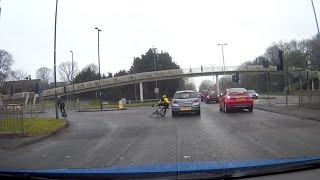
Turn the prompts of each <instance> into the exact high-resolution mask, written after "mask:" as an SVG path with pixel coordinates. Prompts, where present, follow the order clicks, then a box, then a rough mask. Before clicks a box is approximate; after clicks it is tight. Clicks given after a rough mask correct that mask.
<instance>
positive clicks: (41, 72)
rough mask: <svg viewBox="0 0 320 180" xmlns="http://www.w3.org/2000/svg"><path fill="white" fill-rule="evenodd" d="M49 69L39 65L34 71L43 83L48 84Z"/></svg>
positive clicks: (49, 77)
mask: <svg viewBox="0 0 320 180" xmlns="http://www.w3.org/2000/svg"><path fill="white" fill-rule="evenodd" d="M51 74H52V73H51V70H50V69H49V68H47V67H41V68H39V69H38V70H37V72H36V77H37V78H38V79H41V81H42V82H43V83H44V84H45V85H49V83H50V81H51Z"/></svg>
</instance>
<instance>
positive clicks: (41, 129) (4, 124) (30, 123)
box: [0, 118, 64, 136]
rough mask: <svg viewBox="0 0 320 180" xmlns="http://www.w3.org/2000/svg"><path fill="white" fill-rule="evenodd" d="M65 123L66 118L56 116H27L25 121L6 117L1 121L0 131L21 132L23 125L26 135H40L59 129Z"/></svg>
mask: <svg viewBox="0 0 320 180" xmlns="http://www.w3.org/2000/svg"><path fill="white" fill-rule="evenodd" d="M63 124H64V120H61V119H58V120H57V119H54V118H25V119H24V120H23V123H22V122H21V120H18V119H14V120H8V119H5V120H1V121H0V132H1V133H10V132H11V133H12V132H19V131H20V130H21V127H22V126H23V131H24V133H25V135H27V136H40V135H44V134H47V133H50V132H53V131H55V130H57V129H59V128H60V127H62V126H63Z"/></svg>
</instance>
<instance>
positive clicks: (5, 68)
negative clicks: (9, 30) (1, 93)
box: [0, 49, 13, 87]
mask: <svg viewBox="0 0 320 180" xmlns="http://www.w3.org/2000/svg"><path fill="white" fill-rule="evenodd" d="M12 64H13V58H12V55H11V54H10V53H9V52H7V51H5V50H1V49H0V87H2V85H3V83H4V81H5V80H6V79H7V78H8V77H9V75H10V71H11V66H12Z"/></svg>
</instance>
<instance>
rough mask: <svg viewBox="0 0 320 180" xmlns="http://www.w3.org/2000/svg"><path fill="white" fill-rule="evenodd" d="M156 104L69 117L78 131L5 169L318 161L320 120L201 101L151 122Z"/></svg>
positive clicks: (40, 145)
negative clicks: (193, 111)
mask: <svg viewBox="0 0 320 180" xmlns="http://www.w3.org/2000/svg"><path fill="white" fill-rule="evenodd" d="M153 110H154V109H153V108H152V107H135V108H130V109H128V110H126V111H100V112H76V111H70V112H68V117H69V123H70V125H71V126H70V127H69V128H65V129H63V130H61V131H60V132H59V133H56V134H54V135H52V136H50V137H48V138H47V139H45V140H43V141H40V142H37V143H34V144H30V145H26V146H23V147H20V148H17V149H13V150H10V151H6V152H2V153H0V169H11V170H17V169H21V170H35V169H61V168H101V167H110V166H118V165H119V166H122V165H145V164H159V163H179V162H203V161H219V160H223V161H224V160H253V159H274V158H276V159H277V158H293V157H304V156H317V155H319V154H320V148H319V145H320V141H319V136H320V122H318V121H311V120H307V119H303V118H299V117H293V116H288V115H283V114H278V113H272V112H269V111H262V110H258V109H254V110H253V112H252V113H250V112H247V111H239V112H232V113H228V114H227V113H224V112H220V111H219V106H218V104H205V103H201V116H200V117H199V116H193V115H183V116H179V117H176V118H173V117H172V116H171V112H170V110H169V111H168V113H167V115H166V117H165V118H148V116H149V114H150V113H151V112H153Z"/></svg>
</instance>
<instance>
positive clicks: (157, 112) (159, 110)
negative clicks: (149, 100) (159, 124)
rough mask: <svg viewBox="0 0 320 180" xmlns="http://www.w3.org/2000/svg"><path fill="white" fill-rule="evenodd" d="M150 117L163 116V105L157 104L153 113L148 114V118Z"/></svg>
mask: <svg viewBox="0 0 320 180" xmlns="http://www.w3.org/2000/svg"><path fill="white" fill-rule="evenodd" d="M152 107H154V106H152ZM152 117H157V118H160V117H164V107H163V106H158V108H157V109H156V110H155V111H154V112H153V113H151V114H150V116H149V118H152Z"/></svg>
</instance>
